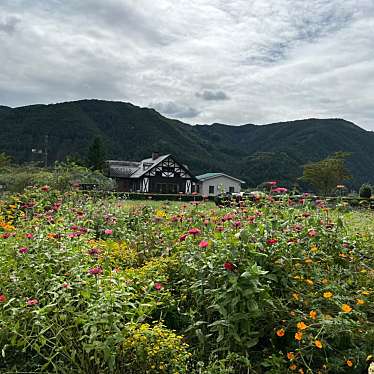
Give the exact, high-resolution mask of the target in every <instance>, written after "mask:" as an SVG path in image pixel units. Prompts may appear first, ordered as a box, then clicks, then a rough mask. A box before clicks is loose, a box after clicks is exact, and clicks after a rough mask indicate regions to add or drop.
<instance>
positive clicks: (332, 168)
mask: <svg viewBox="0 0 374 374" xmlns="http://www.w3.org/2000/svg"><path fill="white" fill-rule="evenodd" d="M349 155H350V154H349V153H346V152H337V153H334V154H333V155H331V156H329V157H327V158H326V159H324V160H321V161H318V162H314V163H310V164H307V165H305V166H304V172H303V176H302V177H301V178H300V179H301V180H303V181H305V182H308V183H310V184H311V185H312V186H313V187H314V188H315V189H316V190H317V191H318V192H319V193H321V194H322V195H324V196H326V195H328V194H330V193H332V192H334V191H335V190H336V186H337V185H340V184H342V183H343V182H344V181H345V180H348V179H351V178H352V177H351V175H350V174H349V171H348V169H347V168H346V165H345V159H346V158H347V157H348V156H349Z"/></svg>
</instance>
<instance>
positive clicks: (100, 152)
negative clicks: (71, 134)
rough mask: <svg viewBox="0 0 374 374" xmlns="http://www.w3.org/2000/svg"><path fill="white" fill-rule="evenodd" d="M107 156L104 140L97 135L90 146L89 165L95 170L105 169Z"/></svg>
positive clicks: (88, 153)
mask: <svg viewBox="0 0 374 374" xmlns="http://www.w3.org/2000/svg"><path fill="white" fill-rule="evenodd" d="M105 156H106V153H105V150H104V144H103V141H102V139H101V138H99V137H96V138H95V139H94V141H93V143H92V144H91V145H90V147H89V148H88V152H87V166H88V167H89V168H91V169H93V170H99V171H102V170H103V169H104V164H105Z"/></svg>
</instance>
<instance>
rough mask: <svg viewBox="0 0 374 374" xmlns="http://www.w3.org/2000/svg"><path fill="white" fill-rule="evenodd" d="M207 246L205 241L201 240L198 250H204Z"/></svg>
mask: <svg viewBox="0 0 374 374" xmlns="http://www.w3.org/2000/svg"><path fill="white" fill-rule="evenodd" d="M208 245H209V243H208V242H207V241H206V240H202V241H201V242H200V243H199V247H200V248H206V247H207V246H208Z"/></svg>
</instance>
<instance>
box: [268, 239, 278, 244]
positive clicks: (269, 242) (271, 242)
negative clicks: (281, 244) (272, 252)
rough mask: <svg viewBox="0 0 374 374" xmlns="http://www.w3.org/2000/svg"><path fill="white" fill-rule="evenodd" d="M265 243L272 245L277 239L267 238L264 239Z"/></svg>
mask: <svg viewBox="0 0 374 374" xmlns="http://www.w3.org/2000/svg"><path fill="white" fill-rule="evenodd" d="M266 243H267V244H269V245H274V244H276V243H278V240H277V239H268V240H266Z"/></svg>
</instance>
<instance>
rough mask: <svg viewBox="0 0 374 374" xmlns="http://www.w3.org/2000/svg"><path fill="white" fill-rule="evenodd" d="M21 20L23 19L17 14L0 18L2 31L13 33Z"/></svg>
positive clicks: (0, 29)
mask: <svg viewBox="0 0 374 374" xmlns="http://www.w3.org/2000/svg"><path fill="white" fill-rule="evenodd" d="M19 22H21V19H20V18H19V17H15V16H7V17H4V18H3V19H0V33H1V32H3V33H5V34H9V35H10V34H13V33H14V32H15V31H16V27H17V24H18V23H19Z"/></svg>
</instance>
